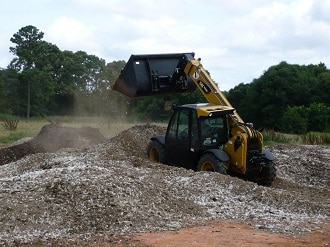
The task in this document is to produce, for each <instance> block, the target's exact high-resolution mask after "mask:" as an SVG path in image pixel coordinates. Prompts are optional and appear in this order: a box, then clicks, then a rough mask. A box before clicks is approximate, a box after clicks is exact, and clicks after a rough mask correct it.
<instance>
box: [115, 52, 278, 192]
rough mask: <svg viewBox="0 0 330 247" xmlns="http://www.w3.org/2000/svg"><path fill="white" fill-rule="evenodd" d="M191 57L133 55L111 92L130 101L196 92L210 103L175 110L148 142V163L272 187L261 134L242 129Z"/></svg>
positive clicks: (272, 177) (268, 157)
mask: <svg viewBox="0 0 330 247" xmlns="http://www.w3.org/2000/svg"><path fill="white" fill-rule="evenodd" d="M194 56H195V54H194V53H193V52H190V53H173V54H149V55H131V57H130V58H129V60H128V62H127V63H126V65H125V67H124V68H123V69H122V71H121V73H120V75H119V77H118V78H117V79H116V81H115V84H114V85H113V87H112V88H113V89H114V90H116V91H118V92H120V93H123V94H125V95H127V96H130V97H139V96H148V95H158V94H163V93H183V92H190V91H192V90H194V89H195V88H196V87H197V88H198V89H199V90H200V91H201V92H202V94H203V95H204V97H205V98H206V100H207V101H208V103H195V104H185V105H181V106H174V107H173V113H172V116H171V118H170V121H169V123H168V127H167V131H166V135H165V136H162V135H159V136H154V137H152V138H151V139H150V143H149V144H148V146H147V154H148V156H149V158H150V159H151V160H152V161H155V162H161V163H164V164H168V165H176V166H180V167H185V168H187V169H193V170H196V171H213V172H218V173H221V174H230V175H235V176H239V177H241V178H244V179H247V180H250V181H253V182H256V183H258V184H260V185H264V186H270V185H271V184H272V183H273V182H274V180H275V176H276V168H275V163H274V156H273V154H272V153H271V152H270V151H269V150H268V149H265V148H264V146H263V136H262V134H261V131H258V130H256V129H254V128H253V126H252V124H249V123H244V121H243V120H242V119H241V117H240V116H239V115H238V114H237V112H236V111H235V109H234V108H233V107H232V106H231V104H230V103H229V102H228V100H227V99H226V97H225V96H224V94H223V93H222V92H221V91H220V89H219V88H218V86H217V84H216V83H215V82H214V81H213V80H212V78H211V77H210V75H209V74H208V72H207V71H206V70H205V69H204V67H203V65H202V64H201V62H200V59H195V58H194Z"/></svg>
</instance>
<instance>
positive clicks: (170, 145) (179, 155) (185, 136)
mask: <svg viewBox="0 0 330 247" xmlns="http://www.w3.org/2000/svg"><path fill="white" fill-rule="evenodd" d="M195 115H196V113H195V111H193V110H191V109H187V108H177V109H175V111H174V113H173V115H172V118H171V120H170V123H169V126H168V128H167V133H166V138H165V143H166V155H167V157H168V160H169V163H172V164H174V165H178V166H181V167H185V168H188V169H195V168H196V153H195V152H194V151H193V150H194V149H193V148H192V147H193V146H194V142H196V138H198V129H197V118H196V116H195Z"/></svg>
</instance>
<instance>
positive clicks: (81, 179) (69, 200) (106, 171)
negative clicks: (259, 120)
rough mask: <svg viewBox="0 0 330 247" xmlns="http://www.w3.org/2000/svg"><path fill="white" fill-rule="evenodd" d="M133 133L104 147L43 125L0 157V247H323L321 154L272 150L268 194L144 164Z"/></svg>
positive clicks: (138, 129) (325, 195)
mask: <svg viewBox="0 0 330 247" xmlns="http://www.w3.org/2000/svg"><path fill="white" fill-rule="evenodd" d="M164 131H165V129H164V128H163V127H159V126H153V125H140V126H135V127H133V128H131V129H128V130H126V131H123V132H122V133H120V134H119V135H117V136H115V137H113V138H111V139H109V140H107V139H105V138H104V137H103V136H102V135H101V134H100V133H99V131H98V130H97V129H93V128H81V129H74V128H67V127H61V126H56V125H47V126H44V128H43V129H42V130H41V131H40V133H39V135H38V136H36V137H35V138H32V139H31V140H27V141H25V142H23V143H18V144H15V145H13V146H10V147H4V148H2V149H0V200H1V204H0V245H1V246H49V245H51V246H115V247H124V246H136V247H147V246H149V247H151V246H153V247H165V246H168V247H177V246H208V247H212V246H257V247H258V246H289V247H290V246H291V247H295V246H328V245H329V244H330V234H329V232H330V225H329V223H330V221H329V215H330V198H329V195H330V193H329V192H330V189H329V181H330V180H329V178H330V171H329V170H330V162H329V160H330V148H329V147H327V146H308V145H300V146H297V145H277V146H273V147H271V148H270V149H271V151H272V152H273V153H274V155H275V156H276V165H277V178H276V180H275V183H274V184H273V185H272V186H271V187H270V188H268V187H262V186H258V185H256V184H254V183H251V182H248V181H243V180H242V179H238V178H235V177H230V176H224V175H220V174H215V173H206V172H194V171H191V170H186V169H183V168H178V167H171V166H166V165H162V164H155V163H152V162H150V161H149V160H148V159H147V157H146V153H145V148H146V144H147V142H148V140H149V138H150V137H152V136H154V135H158V134H163V133H164Z"/></svg>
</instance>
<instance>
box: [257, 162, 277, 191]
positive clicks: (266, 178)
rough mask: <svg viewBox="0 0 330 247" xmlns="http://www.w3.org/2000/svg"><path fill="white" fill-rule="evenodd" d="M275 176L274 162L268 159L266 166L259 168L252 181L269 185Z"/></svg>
mask: <svg viewBox="0 0 330 247" xmlns="http://www.w3.org/2000/svg"><path fill="white" fill-rule="evenodd" d="M275 177H276V168H275V163H274V162H272V161H270V160H269V161H268V162H267V165H266V166H263V167H262V168H261V171H260V173H259V176H258V177H257V178H256V179H255V181H254V182H256V183H258V184H259V185H263V186H271V185H272V184H273V182H274V180H275Z"/></svg>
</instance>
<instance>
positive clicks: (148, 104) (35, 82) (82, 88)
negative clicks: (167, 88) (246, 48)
mask: <svg viewBox="0 0 330 247" xmlns="http://www.w3.org/2000/svg"><path fill="white" fill-rule="evenodd" d="M43 36H44V33H43V32H41V31H40V30H38V29H37V28H36V27H34V26H26V27H23V28H21V29H20V30H19V31H18V32H17V33H15V34H14V35H13V37H12V38H11V39H10V40H11V42H12V43H13V44H14V46H12V47H10V48H9V50H10V52H11V53H12V54H13V55H14V56H15V58H14V59H13V60H12V61H11V62H10V64H9V65H8V67H7V68H6V69H1V70H0V114H6V115H17V116H25V117H27V118H29V117H38V116H49V115H71V114H75V115H106V116H110V117H112V118H120V117H123V116H125V117H128V118H130V119H138V120H143V121H167V120H168V118H169V116H170V112H169V111H166V110H164V103H165V102H167V101H169V102H172V103H176V104H178V105H180V104H185V103H196V102H205V99H204V97H203V96H202V94H201V93H200V92H199V91H198V90H195V91H194V92H192V93H185V94H170V95H163V96H157V97H156V96H148V97H141V98H128V97H126V96H124V95H121V94H119V93H117V92H114V91H113V90H112V89H111V84H112V83H113V82H114V81H115V79H116V78H117V76H118V75H119V73H120V70H121V69H122V68H123V67H124V65H125V61H124V60H120V61H113V62H110V63H106V61H105V60H104V59H102V58H99V57H97V56H95V55H90V54H87V53H86V52H84V51H77V52H72V51H67V50H65V51H61V50H60V49H59V48H58V47H57V46H56V45H54V44H51V43H49V42H47V41H44V40H43ZM224 93H225V95H226V96H227V98H228V99H229V101H230V102H231V104H232V105H233V106H234V107H235V108H236V109H237V111H238V113H239V114H240V115H241V117H242V118H243V119H244V120H245V121H246V122H253V123H254V124H255V126H256V127H258V128H259V127H264V128H272V129H274V130H276V131H283V132H288V133H306V132H308V131H321V132H322V131H323V132H326V131H327V132H329V128H330V127H329V120H330V97H329V95H330V71H329V69H327V67H326V66H325V64H323V63H320V64H318V65H295V64H288V63H286V62H281V63H279V64H278V65H274V66H272V67H270V68H269V69H268V70H267V71H265V72H264V73H263V74H262V75H261V76H260V77H259V78H258V79H254V80H253V81H252V82H250V83H247V84H244V83H241V84H239V85H237V86H235V87H234V88H233V89H231V90H229V91H228V92H224Z"/></svg>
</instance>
